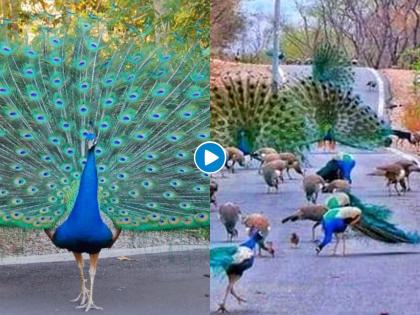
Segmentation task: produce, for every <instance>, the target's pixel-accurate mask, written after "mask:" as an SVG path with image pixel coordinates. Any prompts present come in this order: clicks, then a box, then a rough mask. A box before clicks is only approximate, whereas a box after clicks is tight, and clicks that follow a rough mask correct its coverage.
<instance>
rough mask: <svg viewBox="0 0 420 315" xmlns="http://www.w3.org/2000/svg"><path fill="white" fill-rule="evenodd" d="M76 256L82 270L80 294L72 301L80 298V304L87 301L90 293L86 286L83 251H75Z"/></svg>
mask: <svg viewBox="0 0 420 315" xmlns="http://www.w3.org/2000/svg"><path fill="white" fill-rule="evenodd" d="M73 255H74V258H76V263H77V266H78V267H79V271H80V287H81V289H80V294H79V295H78V296H77V298H75V299H73V300H71V302H78V301H79V300H80V305H83V304H85V303H86V299H87V297H88V295H89V290H88V289H87V288H86V281H87V280H86V279H85V276H84V273H83V257H82V254H81V253H75V252H73Z"/></svg>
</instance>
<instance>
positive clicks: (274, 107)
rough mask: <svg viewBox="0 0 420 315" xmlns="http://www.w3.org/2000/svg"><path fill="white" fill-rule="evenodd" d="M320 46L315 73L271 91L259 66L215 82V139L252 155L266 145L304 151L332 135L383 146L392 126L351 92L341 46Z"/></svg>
mask: <svg viewBox="0 0 420 315" xmlns="http://www.w3.org/2000/svg"><path fill="white" fill-rule="evenodd" d="M326 47H327V45H326V46H320V47H318V48H317V50H316V53H315V56H314V65H313V75H312V77H306V78H302V79H299V80H296V82H294V83H292V84H291V85H290V86H284V87H283V88H282V89H280V90H279V91H278V92H277V93H274V92H273V91H272V90H271V82H270V78H269V77H268V76H267V75H265V74H262V73H258V72H256V71H238V72H226V73H225V74H223V75H222V76H221V77H218V78H215V79H214V80H213V83H212V87H211V133H212V139H213V140H214V141H218V142H220V143H221V144H222V145H224V146H234V147H238V148H239V149H240V150H241V151H243V152H244V153H245V154H250V153H253V152H255V151H257V150H258V149H259V148H262V147H272V148H274V149H276V150H277V151H279V152H284V151H292V152H293V151H299V150H302V149H304V148H306V147H308V145H310V144H312V143H316V142H319V141H323V139H324V138H325V137H327V136H328V137H331V140H332V141H336V142H339V143H342V144H345V145H348V146H352V147H357V148H365V149H371V148H374V147H377V146H383V145H384V141H385V140H386V137H387V135H388V134H389V127H388V125H387V124H386V123H385V122H384V121H383V120H381V119H379V118H378V116H377V115H376V113H374V111H373V110H372V109H371V108H370V107H369V106H366V105H364V104H363V103H362V101H361V100H360V97H359V96H357V95H353V94H352V89H351V88H350V86H351V85H352V83H353V72H352V70H351V62H350V61H348V60H347V59H346V57H345V55H344V53H342V52H341V51H340V50H339V49H338V48H337V47H329V46H328V49H327V48H326Z"/></svg>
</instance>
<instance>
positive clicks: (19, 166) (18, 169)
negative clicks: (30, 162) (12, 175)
mask: <svg viewBox="0 0 420 315" xmlns="http://www.w3.org/2000/svg"><path fill="white" fill-rule="evenodd" d="M10 168H11V169H12V170H14V171H16V172H21V171H23V166H22V164H19V163H16V164H12V165H11V166H10Z"/></svg>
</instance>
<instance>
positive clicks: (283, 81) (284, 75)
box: [279, 66, 286, 84]
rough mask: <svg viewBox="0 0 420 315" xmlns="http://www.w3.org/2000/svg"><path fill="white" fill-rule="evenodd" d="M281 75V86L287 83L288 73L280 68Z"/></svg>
mask: <svg viewBox="0 0 420 315" xmlns="http://www.w3.org/2000/svg"><path fill="white" fill-rule="evenodd" d="M279 73H280V78H281V79H280V80H281V82H280V84H283V83H285V82H286V73H285V72H284V71H283V69H282V68H281V67H280V66H279Z"/></svg>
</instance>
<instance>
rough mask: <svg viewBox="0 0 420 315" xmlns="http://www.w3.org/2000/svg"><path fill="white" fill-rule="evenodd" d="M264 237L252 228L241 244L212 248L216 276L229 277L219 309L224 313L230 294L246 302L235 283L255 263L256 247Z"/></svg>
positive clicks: (212, 263)
mask: <svg viewBox="0 0 420 315" xmlns="http://www.w3.org/2000/svg"><path fill="white" fill-rule="evenodd" d="M263 240H264V237H263V235H262V233H261V232H260V231H259V230H257V229H255V228H252V229H251V230H250V237H249V238H248V239H247V240H246V241H245V242H243V243H241V244H240V245H239V246H220V247H213V248H211V249H210V270H211V272H212V274H213V275H214V276H218V275H222V276H223V275H226V276H227V277H228V286H227V287H226V292H225V295H224V298H223V301H222V303H220V304H219V309H218V311H220V312H222V313H224V312H227V310H226V300H227V298H228V295H229V294H232V295H233V296H234V297H235V298H236V300H237V301H238V303H241V302H246V300H245V299H244V298H243V297H241V296H239V295H238V294H237V293H236V292H235V289H234V285H235V283H236V282H237V281H238V280H239V279H240V278H241V277H242V275H243V273H244V272H245V271H246V270H248V269H250V268H251V267H252V266H253V265H254V260H255V251H254V249H255V247H256V245H257V244H258V243H260V242H262V241H263Z"/></svg>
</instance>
